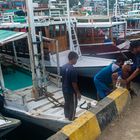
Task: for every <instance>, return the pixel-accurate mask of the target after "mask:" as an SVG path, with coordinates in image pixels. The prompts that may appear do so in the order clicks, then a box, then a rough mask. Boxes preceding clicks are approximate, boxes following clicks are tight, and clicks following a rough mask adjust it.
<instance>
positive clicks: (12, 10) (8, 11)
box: [4, 9, 22, 13]
mask: <svg viewBox="0 0 140 140" xmlns="http://www.w3.org/2000/svg"><path fill="white" fill-rule="evenodd" d="M17 11H22V10H20V9H8V10H5V11H4V13H12V12H17Z"/></svg>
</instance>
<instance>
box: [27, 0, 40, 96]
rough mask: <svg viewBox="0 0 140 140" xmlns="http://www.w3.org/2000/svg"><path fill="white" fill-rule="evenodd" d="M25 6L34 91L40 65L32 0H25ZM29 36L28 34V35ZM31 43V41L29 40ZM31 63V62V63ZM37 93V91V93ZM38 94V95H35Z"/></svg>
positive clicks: (36, 87) (37, 82) (37, 85)
mask: <svg viewBox="0 0 140 140" xmlns="http://www.w3.org/2000/svg"><path fill="white" fill-rule="evenodd" d="M26 7H27V15H28V16H27V17H28V29H29V33H30V35H31V41H32V45H31V46H32V49H33V54H32V55H33V56H30V57H33V60H34V65H35V66H34V69H33V67H32V71H34V76H33V75H32V76H33V77H35V79H34V80H35V82H33V88H34V89H35V91H37V90H38V88H40V87H41V73H40V66H39V54H38V49H37V44H36V42H37V40H36V32H35V24H34V13H33V1H32V0H26ZM29 37H30V36H29ZM30 43H31V42H30ZM31 65H32V64H31ZM37 94H39V93H37ZM37 96H38V95H37Z"/></svg>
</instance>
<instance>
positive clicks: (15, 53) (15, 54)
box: [12, 41, 17, 63]
mask: <svg viewBox="0 0 140 140" xmlns="http://www.w3.org/2000/svg"><path fill="white" fill-rule="evenodd" d="M12 44H13V51H14V57H15V61H16V63H17V52H16V46H15V42H14V41H13V42H12Z"/></svg>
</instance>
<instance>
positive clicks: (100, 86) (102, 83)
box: [94, 57, 124, 99]
mask: <svg viewBox="0 0 140 140" xmlns="http://www.w3.org/2000/svg"><path fill="white" fill-rule="evenodd" d="M123 63H124V59H123V58H121V57H119V58H117V60H116V62H114V63H112V64H110V65H109V66H107V67H105V68H103V69H101V70H100V71H99V72H98V73H97V74H96V75H95V76H94V84H95V87H96V89H97V94H98V96H99V98H100V99H103V98H104V97H106V96H107V95H108V94H109V93H110V92H111V91H112V89H111V88H110V85H111V84H112V74H113V73H114V72H116V71H118V70H119V69H120V67H121V66H122V65H123Z"/></svg>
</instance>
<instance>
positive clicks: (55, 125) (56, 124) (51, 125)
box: [4, 108, 70, 132]
mask: <svg viewBox="0 0 140 140" xmlns="http://www.w3.org/2000/svg"><path fill="white" fill-rule="evenodd" d="M4 112H6V113H7V114H9V115H11V116H12V117H15V118H17V119H20V120H23V121H25V122H30V123H32V124H35V125H38V126H41V127H44V128H47V129H49V130H52V131H55V132H57V131H58V130H60V129H61V128H62V127H64V126H65V125H67V124H69V123H70V122H68V121H67V122H66V123H65V122H64V121H60V120H59V121H57V120H53V119H48V118H40V117H38V116H36V117H35V116H31V115H28V114H26V113H23V112H19V111H15V110H12V109H9V108H5V110H4Z"/></svg>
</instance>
